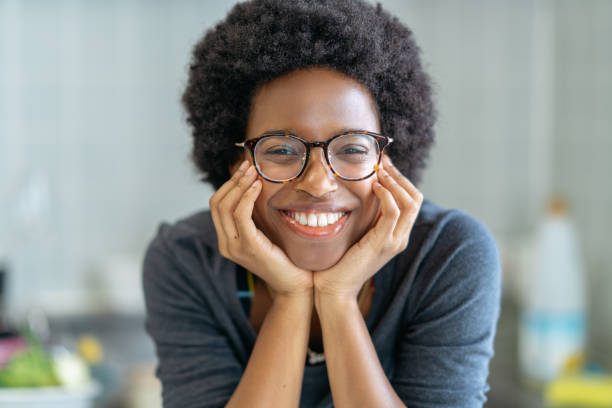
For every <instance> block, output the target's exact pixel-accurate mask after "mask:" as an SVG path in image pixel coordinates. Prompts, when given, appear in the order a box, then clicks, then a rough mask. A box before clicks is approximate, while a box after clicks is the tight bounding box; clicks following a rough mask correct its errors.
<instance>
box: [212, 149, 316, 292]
mask: <svg viewBox="0 0 612 408" xmlns="http://www.w3.org/2000/svg"><path fill="white" fill-rule="evenodd" d="M261 188H262V184H261V180H259V179H258V178H257V172H256V171H255V167H253V166H252V165H250V164H249V162H248V161H245V162H243V163H242V164H241V166H240V167H239V168H238V170H237V171H236V172H235V173H234V175H233V176H232V178H231V179H229V180H228V181H227V182H226V183H225V184H223V185H222V186H221V187H220V188H219V190H217V191H216V192H215V194H213V195H212V197H211V198H210V202H209V204H210V210H211V213H212V219H213V222H214V224H215V230H216V231H217V239H218V241H219V252H220V253H221V255H223V256H224V257H225V258H227V259H230V260H232V261H234V262H236V263H237V264H240V265H242V266H243V267H244V268H246V269H247V270H249V271H251V272H252V273H254V274H255V275H257V276H259V277H260V278H261V279H263V280H264V281H265V282H266V283H267V284H268V286H269V287H270V288H271V289H272V290H273V291H274V292H276V293H277V294H285V295H292V294H301V293H306V292H310V293H312V287H313V279H312V272H310V271H305V270H303V269H300V268H298V267H297V266H295V264H293V262H291V260H289V258H288V257H287V255H286V254H285V252H284V251H283V250H281V249H280V248H279V247H278V246H276V245H274V244H273V243H272V242H271V241H270V240H269V239H268V238H267V237H266V236H265V235H264V234H263V232H261V231H260V230H259V229H257V227H256V226H255V223H254V222H253V218H252V214H253V207H254V205H255V200H256V199H257V197H258V196H259V193H260V192H261Z"/></svg>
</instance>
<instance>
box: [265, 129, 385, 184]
mask: <svg viewBox="0 0 612 408" xmlns="http://www.w3.org/2000/svg"><path fill="white" fill-rule="evenodd" d="M306 153H307V147H306V145H305V144H304V143H303V142H301V141H300V140H298V139H294V138H290V137H284V136H269V137H266V138H263V139H261V140H260V141H259V142H258V143H257V144H256V145H255V161H256V163H257V166H258V167H259V170H260V171H261V173H262V174H263V175H264V176H265V177H266V178H268V179H271V180H276V181H284V180H289V179H292V178H294V177H296V176H297V175H298V174H300V172H301V171H302V168H303V167H304V164H305V163H306ZM328 155H329V162H330V164H331V166H332V168H333V169H334V171H335V172H336V173H338V175H339V176H341V177H344V178H349V179H359V178H362V177H365V176H367V175H369V174H370V173H372V172H373V171H374V168H375V167H376V164H377V162H378V157H379V148H378V142H377V141H376V139H375V138H374V137H372V136H370V135H362V134H358V135H353V134H350V135H342V136H340V137H337V138H335V139H333V140H332V141H331V143H330V144H329V147H328Z"/></svg>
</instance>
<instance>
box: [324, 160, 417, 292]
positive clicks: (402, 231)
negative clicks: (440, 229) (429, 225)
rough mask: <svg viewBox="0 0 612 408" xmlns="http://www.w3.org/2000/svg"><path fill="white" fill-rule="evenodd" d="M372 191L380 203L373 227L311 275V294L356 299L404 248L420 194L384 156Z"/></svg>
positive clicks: (406, 244)
mask: <svg viewBox="0 0 612 408" xmlns="http://www.w3.org/2000/svg"><path fill="white" fill-rule="evenodd" d="M383 164H384V167H385V168H381V169H380V170H379V171H378V180H379V181H380V183H379V182H378V181H376V182H374V183H373V185H372V190H373V192H374V194H375V195H376V197H377V198H378V199H379V200H380V214H379V216H378V219H377V220H376V222H375V224H374V226H373V227H372V229H371V230H370V231H368V232H367V233H366V234H365V235H364V236H363V238H361V240H359V241H358V242H357V243H356V244H354V245H353V246H352V247H350V248H349V250H348V251H347V252H346V253H345V254H344V255H343V256H342V258H341V259H340V261H338V263H337V264H336V265H334V266H332V267H331V268H330V269H327V270H325V271H318V272H314V289H315V294H319V295H324V296H328V295H329V296H332V297H338V298H348V299H356V298H357V294H358V293H359V290H360V289H361V287H362V286H363V284H364V283H365V282H366V281H367V280H368V279H369V278H370V277H371V276H372V275H374V274H375V273H376V272H377V271H378V270H379V269H380V268H382V267H383V265H384V264H386V263H387V262H388V261H389V260H390V259H391V258H393V257H394V256H395V255H397V254H398V253H400V252H401V251H403V250H404V249H406V247H407V246H408V241H409V238H410V232H411V230H412V226H413V225H414V222H415V220H416V217H417V215H418V213H419V211H420V209H421V204H422V203H423V194H422V193H421V192H420V191H419V190H417V188H416V187H415V186H414V185H413V184H412V183H411V182H410V180H408V179H407V178H406V177H404V176H403V175H402V174H401V173H400V172H399V170H397V169H396V168H395V166H393V164H392V163H391V160H389V158H388V157H387V156H385V157H384V159H383Z"/></svg>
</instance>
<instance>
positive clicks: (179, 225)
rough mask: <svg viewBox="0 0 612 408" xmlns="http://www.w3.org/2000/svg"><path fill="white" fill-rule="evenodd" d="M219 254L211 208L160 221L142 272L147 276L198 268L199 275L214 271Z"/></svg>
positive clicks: (192, 272)
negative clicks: (205, 271)
mask: <svg viewBox="0 0 612 408" xmlns="http://www.w3.org/2000/svg"><path fill="white" fill-rule="evenodd" d="M219 257H220V254H219V253H218V249H217V234H216V233H215V229H214V224H213V222H212V218H211V215H210V211H208V210H203V211H199V212H196V213H193V214H191V215H189V216H186V217H183V218H181V219H179V220H177V221H175V222H173V223H169V222H162V223H160V225H159V227H158V228H157V231H156V233H155V234H154V236H153V238H152V239H151V241H150V242H149V245H148V247H147V249H146V253H145V257H144V265H143V272H144V275H145V279H147V278H148V277H149V276H150V275H164V276H165V275H168V271H169V270H175V271H178V272H182V273H185V274H189V275H193V274H194V273H195V271H199V272H198V273H197V274H198V275H200V274H201V273H202V272H203V271H204V270H210V271H212V270H213V269H214V268H213V266H215V265H217V264H218V263H219V260H218V258H219ZM217 266H218V265H217Z"/></svg>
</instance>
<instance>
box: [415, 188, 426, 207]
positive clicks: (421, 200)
mask: <svg viewBox="0 0 612 408" xmlns="http://www.w3.org/2000/svg"><path fill="white" fill-rule="evenodd" d="M423 198H424V196H423V193H421V192H420V191H419V190H417V192H416V197H415V199H416V201H417V202H418V203H419V204H421V203H422V202H423Z"/></svg>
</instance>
